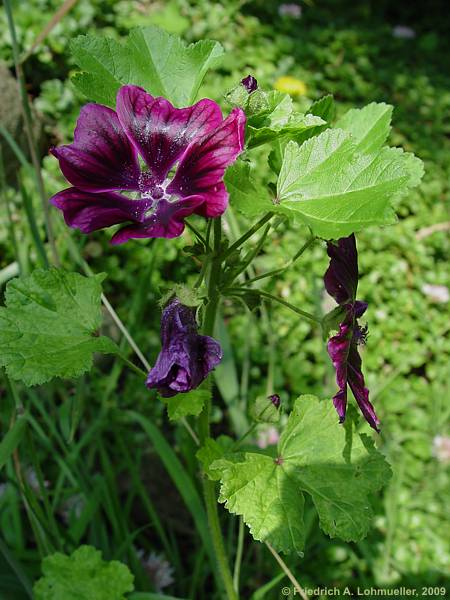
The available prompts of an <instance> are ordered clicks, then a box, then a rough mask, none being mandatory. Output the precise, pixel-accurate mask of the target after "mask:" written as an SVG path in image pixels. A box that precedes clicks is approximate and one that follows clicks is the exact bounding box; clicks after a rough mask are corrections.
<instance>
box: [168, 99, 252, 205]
mask: <svg viewBox="0 0 450 600" xmlns="http://www.w3.org/2000/svg"><path fill="white" fill-rule="evenodd" d="M244 127H245V114H244V112H243V111H242V110H241V109H240V108H234V109H233V110H232V112H231V113H230V115H229V116H228V117H227V118H226V119H225V121H223V122H222V124H221V125H220V126H219V127H217V128H216V130H215V131H214V132H213V133H210V134H208V135H205V136H204V137H203V138H201V139H196V140H194V141H193V142H192V143H191V144H190V146H189V147H188V149H187V150H186V152H185V154H184V155H183V157H182V158H181V161H180V164H179V166H178V169H177V172H176V174H175V178H174V180H173V181H172V183H171V184H170V185H169V186H168V188H167V191H168V192H169V193H170V194H176V195H178V196H182V197H186V196H192V195H195V196H198V195H199V196H202V198H203V199H204V205H203V206H202V207H201V210H200V211H198V212H200V214H203V215H204V216H206V217H218V216H219V215H221V214H222V213H223V212H224V210H225V208H226V206H227V201H228V194H227V192H226V189H225V186H224V185H223V182H222V178H223V175H224V173H225V169H226V168H227V167H228V166H229V165H231V164H232V163H233V162H234V161H235V160H236V157H237V156H238V154H239V153H240V152H242V149H243V147H244Z"/></svg>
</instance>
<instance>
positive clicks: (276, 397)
mask: <svg viewBox="0 0 450 600" xmlns="http://www.w3.org/2000/svg"><path fill="white" fill-rule="evenodd" d="M267 399H268V400H270V401H271V402H272V404H273V405H274V406H275V408H280V404H281V398H280V396H279V395H278V394H271V395H270V396H269V397H268V398H267Z"/></svg>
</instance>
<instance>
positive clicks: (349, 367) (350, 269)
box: [324, 235, 379, 431]
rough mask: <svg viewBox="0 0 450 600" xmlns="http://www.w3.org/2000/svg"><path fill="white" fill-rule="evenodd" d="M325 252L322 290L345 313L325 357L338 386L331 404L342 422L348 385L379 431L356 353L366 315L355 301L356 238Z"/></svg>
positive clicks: (363, 305) (329, 245)
mask: <svg viewBox="0 0 450 600" xmlns="http://www.w3.org/2000/svg"><path fill="white" fill-rule="evenodd" d="M327 252H328V256H329V257H330V265H329V267H328V269H327V271H326V273H325V276H324V282H325V287H326V290H327V292H328V293H329V294H330V295H331V296H333V298H334V299H335V300H336V302H337V303H338V304H339V306H340V307H341V309H342V310H343V313H344V318H343V321H342V322H341V323H340V325H339V332H338V333H337V334H336V335H335V336H333V337H332V338H330V340H329V341H328V354H329V355H330V357H331V360H332V361H333V366H334V368H335V370H336V382H337V384H338V386H339V391H338V392H337V394H336V395H335V396H334V398H333V403H334V406H335V408H336V410H337V413H338V415H339V419H340V422H341V423H342V422H343V421H344V420H345V414H346V410H347V385H349V386H350V389H351V390H352V392H353V395H354V396H355V399H356V402H357V403H358V406H359V408H360V410H361V412H362V413H363V415H364V418H365V419H366V421H367V422H368V423H369V425H370V426H371V427H373V429H375V430H376V431H379V428H378V425H379V420H378V418H377V416H376V414H375V410H374V408H373V406H372V404H371V403H370V401H369V390H368V389H367V388H366V387H365V383H364V376H363V374H362V371H361V357H360V355H359V352H358V344H361V343H364V342H365V340H366V336H367V329H366V328H362V327H360V326H359V324H358V321H357V319H359V318H360V317H361V316H362V315H363V314H364V313H365V311H366V309H367V304H366V303H365V302H361V301H360V300H356V291H357V288H358V252H357V249H356V240H355V236H354V235H351V236H349V237H346V238H341V239H340V240H338V241H337V243H336V244H335V243H333V242H328V243H327Z"/></svg>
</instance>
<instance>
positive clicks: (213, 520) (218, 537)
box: [198, 218, 238, 600]
mask: <svg viewBox="0 0 450 600" xmlns="http://www.w3.org/2000/svg"><path fill="white" fill-rule="evenodd" d="M221 235H222V224H221V221H220V218H219V219H215V220H214V250H213V255H212V260H211V265H210V272H209V277H208V304H207V305H206V310H205V317H204V320H203V333H204V334H205V335H210V336H211V335H213V333H214V324H215V321H216V314H217V307H218V305H219V300H220V292H219V288H218V285H219V283H220V275H221V269H220V265H221V262H222V257H221V256H220V242H221ZM210 411H211V401H210V400H208V401H207V402H206V403H205V407H204V409H203V411H202V413H201V415H200V417H199V420H198V429H199V438H200V443H201V444H202V445H203V444H204V443H205V441H206V439H207V438H208V437H209V434H210V426H209V419H210ZM203 494H204V498H205V504H206V512H207V515H208V524H209V529H210V533H211V539H212V543H213V548H214V553H215V558H216V561H217V566H218V570H219V573H220V577H221V579H222V583H223V585H224V588H225V594H226V598H227V599H228V600H237V598H238V596H237V594H236V591H235V589H234V585H233V577H232V575H231V570H230V566H229V564H228V558H227V555H226V552H225V544H224V540H223V536H222V531H221V529H220V521H219V513H218V510H217V498H216V488H215V483H214V481H211V480H210V479H207V478H206V477H204V479H203Z"/></svg>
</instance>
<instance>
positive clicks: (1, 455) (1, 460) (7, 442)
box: [0, 417, 27, 469]
mask: <svg viewBox="0 0 450 600" xmlns="http://www.w3.org/2000/svg"><path fill="white" fill-rule="evenodd" d="M26 424H27V420H26V418H25V417H19V418H18V419H17V421H16V422H15V423H14V425H13V426H12V428H11V429H10V430H9V431H8V433H7V434H6V435H5V437H4V438H3V439H2V441H1V443H0V469H2V468H3V466H4V465H5V463H6V462H7V460H8V459H9V457H10V456H11V454H12V453H13V452H14V450H15V449H16V448H17V446H18V445H19V444H20V442H21V440H22V438H23V434H24V433H25V427H26Z"/></svg>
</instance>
